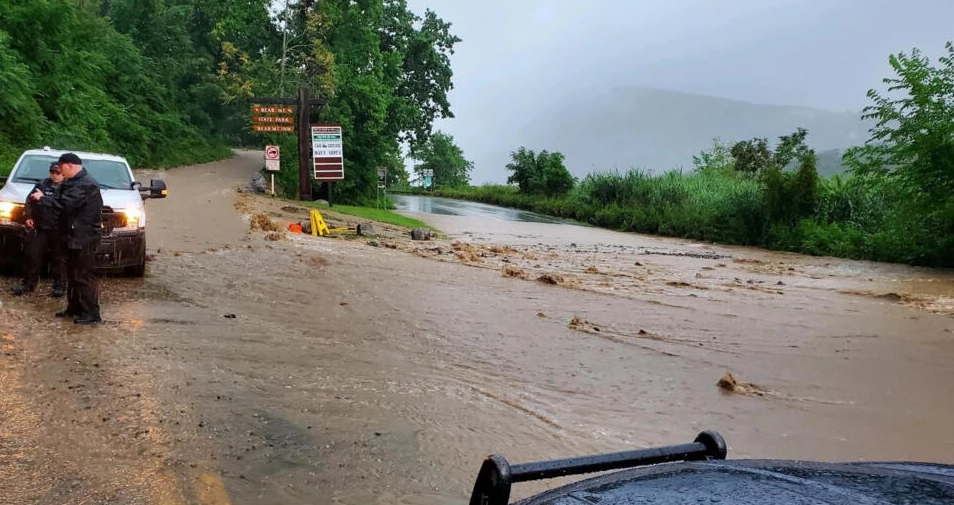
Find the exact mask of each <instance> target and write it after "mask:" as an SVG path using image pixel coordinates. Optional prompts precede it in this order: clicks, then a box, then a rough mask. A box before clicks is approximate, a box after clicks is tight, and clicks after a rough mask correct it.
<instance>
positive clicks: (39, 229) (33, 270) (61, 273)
mask: <svg viewBox="0 0 954 505" xmlns="http://www.w3.org/2000/svg"><path fill="white" fill-rule="evenodd" d="M62 182H63V174H62V173H60V166H59V164H58V163H56V162H53V163H51V164H50V176H49V177H47V178H46V179H43V180H42V181H40V182H38V183H37V184H36V185H35V186H34V187H33V191H40V192H42V193H43V195H44V196H49V197H54V198H55V197H56V195H57V194H59V192H60V188H61V187H62V186H61V183H62ZM31 193H32V192H31ZM24 217H25V219H26V222H25V224H26V227H27V230H28V232H29V239H28V240H27V243H26V250H25V252H26V265H25V267H26V268H25V270H24V275H23V280H22V281H21V282H20V284H19V285H18V286H14V287H13V289H12V291H13V294H14V295H15V296H21V295H25V294H27V293H32V292H33V290H35V289H36V285H37V284H38V283H39V282H40V270H41V269H42V268H43V263H44V261H45V260H46V259H47V258H49V260H50V277H52V278H53V290H52V295H53V296H55V297H61V296H63V295H65V294H66V247H65V246H66V242H65V241H63V237H62V235H61V233H60V230H59V215H58V213H57V211H56V209H51V208H45V207H42V206H40V205H39V204H38V203H37V202H36V201H34V200H32V199H30V198H27V201H26V205H25V215H24Z"/></svg>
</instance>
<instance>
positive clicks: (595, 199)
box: [430, 170, 954, 266]
mask: <svg viewBox="0 0 954 505" xmlns="http://www.w3.org/2000/svg"><path fill="white" fill-rule="evenodd" d="M766 187H767V186H766V183H765V182H764V181H759V180H758V179H756V178H753V177H746V176H742V175H738V174H735V173H724V172H692V173H688V174H683V173H679V172H669V173H665V174H661V175H653V174H649V173H647V172H643V171H638V170H633V171H629V172H626V173H620V172H602V173H594V174H590V175H588V176H586V177H585V178H583V180H582V181H580V183H579V184H577V186H576V188H574V190H573V191H571V192H570V193H569V194H568V195H566V196H565V197H561V198H545V197H540V196H531V195H525V194H521V193H519V192H518V191H517V188H515V187H511V186H502V185H484V186H478V187H468V188H458V189H442V190H437V191H434V192H433V193H430V194H433V195H436V196H443V197H448V198H458V199H463V200H471V201H478V202H483V203H489V204H493V205H500V206H504V207H513V208H519V209H524V210H530V211H534V212H539V213H542V214H548V215H552V216H557V217H563V218H570V219H576V220H578V221H581V222H586V223H589V224H593V225H595V226H600V227H604V228H610V229H615V230H620V231H627V232H637V233H646V234H655V235H664V236H671V237H681V238H689V239H694V240H702V241H708V242H718V243H723V244H734V245H750V246H759V247H767V248H771V249H778V250H786V251H792V252H799V253H805V254H813V255H831V256H839V257H847V258H855V259H868V260H876V261H890V262H900V263H909V264H915V265H927V266H954V198H952V201H951V202H950V204H949V205H947V206H941V207H940V209H941V210H933V211H930V212H928V211H927V210H925V209H923V208H918V207H916V206H915V205H914V204H913V203H908V202H906V201H905V199H904V196H903V194H902V193H901V192H900V191H898V190H897V189H896V188H893V187H891V186H889V185H886V184H876V183H871V182H869V181H865V180H862V179H857V178H842V177H839V176H835V177H833V178H831V179H827V180H826V179H820V180H819V184H818V187H817V189H816V190H815V192H814V193H813V195H812V203H811V206H810V208H809V209H808V210H807V214H797V215H796V214H791V215H784V216H779V215H778V208H777V206H778V203H777V201H776V200H777V199H779V198H781V200H782V201H783V202H784V201H787V200H789V199H790V197H789V196H788V195H787V194H786V193H785V191H788V190H789V189H787V188H788V187H787V186H786V187H777V188H775V190H774V191H775V192H774V193H773V194H772V195H769V194H768V193H767V190H766ZM780 191H781V193H779V192H780ZM779 195H781V196H779ZM773 198H775V199H776V200H773ZM933 208H934V209H937V208H938V207H937V206H934V207H933Z"/></svg>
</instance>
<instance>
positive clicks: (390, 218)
mask: <svg viewBox="0 0 954 505" xmlns="http://www.w3.org/2000/svg"><path fill="white" fill-rule="evenodd" d="M289 201H290V200H289ZM295 203H299V204H304V205H305V206H306V207H313V208H316V209H318V210H329V211H332V212H338V213H339V214H347V215H349V216H354V217H360V218H361V219H367V220H368V221H376V222H379V223H387V224H393V225H395V226H403V227H405V228H431V229H433V227H432V226H430V225H428V224H427V223H424V222H423V221H419V220H417V219H413V218H410V217H407V216H402V215H400V214H398V213H396V212H393V211H390V210H387V209H375V208H371V207H356V206H353V205H335V206H334V207H329V206H328V205H324V204H321V205H319V204H317V203H315V202H295Z"/></svg>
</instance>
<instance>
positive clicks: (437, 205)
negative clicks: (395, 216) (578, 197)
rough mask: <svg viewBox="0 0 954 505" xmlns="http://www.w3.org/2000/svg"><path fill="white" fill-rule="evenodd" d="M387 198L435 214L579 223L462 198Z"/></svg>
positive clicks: (399, 205) (399, 206)
mask: <svg viewBox="0 0 954 505" xmlns="http://www.w3.org/2000/svg"><path fill="white" fill-rule="evenodd" d="M388 198H390V199H391V200H393V201H394V206H395V208H396V209H397V210H401V211H407V212H415V213H424V214H437V215H443V216H462V217H469V218H478V219H491V220H503V221H517V222H524V223H560V224H580V223H576V222H574V221H570V220H567V219H560V218H557V217H552V216H547V215H545V214H537V213H536V212H529V211H525V210H520V209H508V208H505V207H498V206H496V205H487V204H484V203H479V202H467V201H463V200H452V199H450V198H441V197H437V196H420V195H395V194H392V195H388Z"/></svg>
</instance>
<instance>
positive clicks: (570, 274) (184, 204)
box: [0, 153, 954, 505]
mask: <svg viewBox="0 0 954 505" xmlns="http://www.w3.org/2000/svg"><path fill="white" fill-rule="evenodd" d="M260 160H261V154H260V153H257V154H256V153H252V154H243V155H242V156H240V157H239V158H237V159H236V160H233V161H231V162H228V163H221V164H212V165H203V166H201V167H196V168H193V169H188V170H185V169H184V170H175V171H172V172H169V173H167V174H164V175H165V177H166V179H167V181H170V183H169V185H170V189H171V190H172V191H171V193H170V198H169V200H167V201H162V202H153V203H156V205H152V204H150V212H152V214H151V215H150V219H151V224H150V226H156V227H157V228H156V229H157V230H158V231H157V232H155V237H154V238H155V240H154V241H153V242H151V243H152V244H153V245H151V248H156V249H158V248H159V246H158V245H157V243H158V242H161V250H156V249H152V250H151V253H154V254H155V257H154V259H153V260H152V261H150V263H149V271H148V276H147V277H146V279H144V280H136V279H118V278H110V279H107V280H106V281H105V282H104V284H103V290H104V291H103V293H104V294H103V313H104V317H105V318H106V319H107V320H108V323H107V324H106V325H104V326H103V327H101V328H76V327H75V326H73V325H71V324H67V323H66V322H64V321H62V320H57V319H55V318H52V317H51V316H50V315H51V314H52V312H54V311H55V310H57V309H58V308H59V306H58V302H55V301H51V300H49V299H47V298H44V297H42V296H39V295H37V296H36V297H33V298H28V299H11V298H10V297H9V296H7V295H6V292H5V291H4V293H3V294H2V295H0V302H2V304H3V305H2V306H0V337H2V340H0V345H2V347H0V402H2V403H0V502H2V503H11V504H15V505H19V504H21V503H22V504H27V503H31V504H32V503H41V504H47V503H49V504H61V503H122V504H145V503H148V504H153V503H155V504H166V503H172V504H192V503H196V504H213V503H214V504H225V503H232V504H236V505H239V504H249V505H251V504H260V503H282V504H311V503H343V504H368V503H378V504H437V503H460V504H463V503H466V500H467V497H468V494H469V491H470V489H471V487H472V485H473V479H474V477H475V476H476V472H477V469H478V468H479V465H480V461H481V459H482V458H483V457H484V456H485V455H487V454H490V453H494V452H498V453H502V454H504V455H505V456H506V457H508V458H509V459H511V460H512V461H518V462H519V461H529V460H539V459H545V458H555V457H563V456H571V455H580V454H587V453H592V452H597V451H615V450H623V449H629V448H637V447H647V446H650V445H662V444H673V443H682V442H688V441H690V440H691V439H692V438H693V437H694V436H695V434H696V433H697V432H698V431H701V430H703V429H714V430H718V431H720V432H722V433H723V435H725V437H726V439H727V441H728V443H729V457H730V458H741V457H777V458H801V459H821V460H856V459H868V460H872V459H916V460H917V459H920V460H930V461H941V462H951V461H952V459H951V454H954V440H952V439H951V437H950V436H949V433H950V426H951V425H952V423H954V382H952V381H951V380H950V378H951V376H952V373H954V369H952V363H954V334H952V330H954V324H952V322H954V319H952V316H951V314H952V313H954V307H950V308H947V307H948V305H947V304H948V303H949V302H948V301H946V300H949V298H948V297H949V296H950V295H951V292H950V286H952V285H954V282H952V277H951V275H950V273H948V272H939V271H929V270H921V269H910V268H905V267H900V266H891V265H877V264H869V263H860V262H849V261H843V260H836V259H832V258H805V257H801V256H797V255H788V254H776V253H768V252H765V251H757V250H753V249H747V248H726V247H716V246H711V245H707V244H698V243H690V242H686V241H679V240H665V239H657V238H653V237H645V236H637V235H628V234H617V233H613V232H609V231H606V230H599V229H595V228H586V227H579V226H565V225H559V224H553V223H541V222H515V221H509V220H502V219H486V218H482V217H478V218H472V217H462V216H454V215H446V214H444V215H437V214H423V213H417V214H415V216H416V217H420V218H422V219H427V220H428V221H430V222H432V223H434V224H435V225H437V226H438V227H439V228H441V229H442V230H443V231H445V232H447V233H449V234H450V235H451V236H452V240H451V241H439V240H433V241H426V242H413V241H410V240H409V239H407V238H405V235H406V234H403V233H400V234H392V235H388V234H387V229H386V228H385V227H382V230H381V232H382V233H383V236H381V237H377V238H375V239H373V240H372V239H365V238H353V239H350V240H346V239H329V238H313V237H311V236H302V235H288V236H285V237H277V239H276V240H267V239H266V235H265V234H263V233H260V232H252V233H248V232H247V230H248V223H247V221H243V219H242V217H240V215H239V213H226V212H224V211H223V208H217V209H216V210H215V211H214V212H209V213H203V212H202V211H201V206H203V205H210V204H212V205H217V206H224V208H225V209H234V208H236V207H237V208H238V209H239V211H240V212H241V213H242V214H245V218H246V219H247V218H248V214H249V213H251V212H257V211H265V212H266V213H270V214H269V215H271V216H272V217H274V218H275V219H276V220H277V221H279V224H280V225H281V226H280V227H284V225H285V224H287V223H288V222H290V221H295V220H299V219H302V217H303V216H307V214H306V213H303V212H302V211H300V210H299V209H298V208H297V207H296V206H295V205H291V204H290V203H289V202H281V201H276V200H272V199H270V198H262V199H258V200H256V199H253V198H251V197H247V196H239V197H238V199H237V200H236V198H237V197H236V195H235V193H221V194H220V193H219V190H221V188H222V187H223V184H226V183H228V184H232V183H235V182H238V181H241V180H245V179H246V178H247V176H248V175H250V174H251V173H252V172H254V170H255V169H256V168H257V167H258V166H260ZM223 181H224V182H223ZM172 195H175V196H172ZM176 198H179V199H178V200H177V199H176ZM209 200H212V202H209ZM163 205H168V207H164V206H163ZM190 209H191V212H192V214H191V215H194V216H208V217H207V219H187V217H188V216H189V215H190V213H189V211H190ZM495 212H496V211H495ZM329 219H331V218H330V217H329ZM334 219H336V220H338V219H341V218H340V217H335V218H334ZM151 240H152V239H151ZM409 253H410V254H409ZM13 282H14V279H2V280H0V289H3V290H6V289H7V287H8V286H9V285H11V284H12V283H13ZM918 286H931V287H932V289H930V290H924V291H918V289H917V287H918ZM929 295H930V296H929ZM726 372H731V373H733V374H734V375H735V376H737V377H738V378H739V379H740V380H742V381H749V382H752V383H755V384H757V385H758V386H759V389H757V390H756V391H757V392H758V393H761V394H752V395H747V394H729V393H726V392H724V391H722V390H720V389H719V388H718V387H717V386H716V382H717V381H718V379H719V378H720V377H722V376H723V374H725V373H726ZM546 485H548V484H547V483H528V484H521V485H519V486H517V487H516V488H515V489H514V495H515V496H517V497H520V496H526V495H527V494H528V493H530V492H532V491H534V490H539V489H540V488H541V487H543V486H546Z"/></svg>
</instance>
